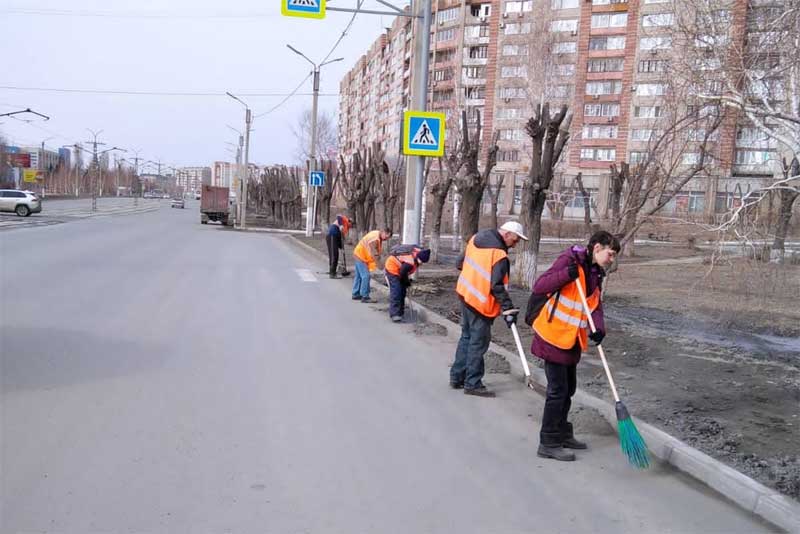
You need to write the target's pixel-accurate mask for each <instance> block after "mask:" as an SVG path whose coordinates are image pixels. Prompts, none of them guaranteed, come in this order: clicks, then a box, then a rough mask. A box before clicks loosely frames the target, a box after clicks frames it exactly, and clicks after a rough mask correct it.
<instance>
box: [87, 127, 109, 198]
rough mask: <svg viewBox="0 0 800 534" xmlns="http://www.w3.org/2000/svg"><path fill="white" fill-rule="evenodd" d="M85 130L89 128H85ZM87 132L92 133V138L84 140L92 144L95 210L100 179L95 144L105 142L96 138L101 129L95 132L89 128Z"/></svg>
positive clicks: (92, 187)
mask: <svg viewBox="0 0 800 534" xmlns="http://www.w3.org/2000/svg"><path fill="white" fill-rule="evenodd" d="M87 130H89V129H88V128H87ZM89 133H91V134H92V140H91V141H86V142H87V143H91V144H92V167H94V169H93V170H94V172H93V173H92V177H93V180H92V181H91V182H92V185H91V190H92V211H97V184H98V183H99V181H100V176H99V174H100V162H99V161H98V159H97V145H101V146H102V145H105V143H101V142H99V141H98V140H97V136H98V135H100V134H101V133H103V130H100V131H98V132H95V131H94V130H89Z"/></svg>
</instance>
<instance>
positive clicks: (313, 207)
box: [286, 44, 344, 237]
mask: <svg viewBox="0 0 800 534" xmlns="http://www.w3.org/2000/svg"><path fill="white" fill-rule="evenodd" d="M286 48H288V49H289V50H291V51H292V52H294V53H295V54H297V55H298V56H300V57H302V58H303V59H305V60H306V61H308V62H309V63H311V66H312V67H314V70H313V74H314V84H313V87H314V97H313V98H314V99H313V102H312V105H311V153H310V154H309V156H310V160H311V162H310V167H309V169H310V170H312V171H315V170H317V99H318V98H319V70H320V69H321V68H322V67H324V66H325V65H328V64H330V63H335V62H337V61H342V60H343V59H344V58H341V57H338V58H336V59H331V60H329V61H326V62H324V63H322V64H320V65H317V64H316V63H314V62H313V61H311V60H310V59H308V57H307V56H306V55H305V54H304V53H302V52H300V51H299V50H298V49H296V48H295V47H293V46H292V45H290V44H287V45H286ZM306 187H307V194H306V237H311V236H312V235H313V234H314V226H315V221H314V218H315V216H316V211H317V189H316V187H315V188H314V194H313V200H312V195H311V183H310V182H308V185H307V186H306Z"/></svg>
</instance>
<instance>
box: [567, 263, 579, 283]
mask: <svg viewBox="0 0 800 534" xmlns="http://www.w3.org/2000/svg"><path fill="white" fill-rule="evenodd" d="M567 275H569V279H570V280H577V279H578V264H577V263H570V264H569V268H567Z"/></svg>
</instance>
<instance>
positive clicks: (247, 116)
mask: <svg viewBox="0 0 800 534" xmlns="http://www.w3.org/2000/svg"><path fill="white" fill-rule="evenodd" d="M225 94H226V95H228V96H229V97H231V98H232V99H234V100H236V101H237V102H239V103H240V104H241V105H243V106H244V126H245V127H244V177H243V179H242V187H241V189H242V192H241V197H242V198H241V200H240V199H239V192H238V191H237V192H236V200H237V202H238V203H239V206H240V213H241V217H237V219H239V228H242V229H244V228H246V227H247V179H248V177H249V175H250V168H249V167H250V123H251V121H252V116H251V113H250V106H248V105H247V104H245V103H244V101H243V100H242V99H241V98H239V97H238V96H236V95H234V94H231V93H229V92H227V91H226V92H225ZM234 130H235V128H234ZM237 131H238V130H237ZM239 135H240V137H241V132H240V133H239Z"/></svg>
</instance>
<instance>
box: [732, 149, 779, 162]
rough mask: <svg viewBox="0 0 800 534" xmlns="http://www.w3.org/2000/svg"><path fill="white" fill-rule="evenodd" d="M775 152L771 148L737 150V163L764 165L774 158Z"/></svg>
mask: <svg viewBox="0 0 800 534" xmlns="http://www.w3.org/2000/svg"><path fill="white" fill-rule="evenodd" d="M774 157H775V153H774V152H772V151H770V150H737V151H736V156H735V158H736V159H735V162H736V165H764V164H766V163H768V162H769V161H770V160H772V159H774Z"/></svg>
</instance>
